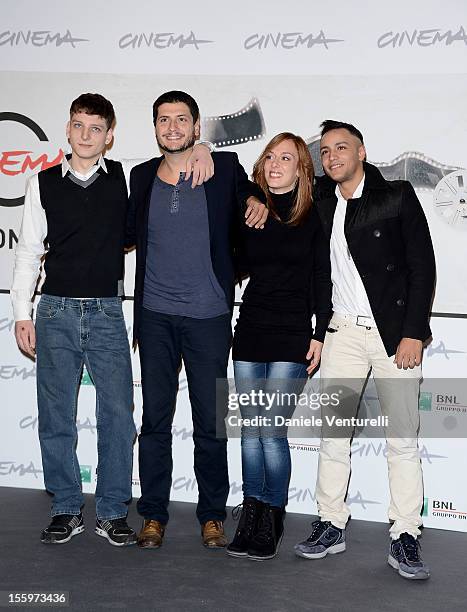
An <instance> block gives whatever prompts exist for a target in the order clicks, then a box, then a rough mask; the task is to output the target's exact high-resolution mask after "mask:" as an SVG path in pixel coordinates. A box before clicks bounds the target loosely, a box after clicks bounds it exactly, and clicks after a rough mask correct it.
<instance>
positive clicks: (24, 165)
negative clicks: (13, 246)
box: [0, 112, 64, 206]
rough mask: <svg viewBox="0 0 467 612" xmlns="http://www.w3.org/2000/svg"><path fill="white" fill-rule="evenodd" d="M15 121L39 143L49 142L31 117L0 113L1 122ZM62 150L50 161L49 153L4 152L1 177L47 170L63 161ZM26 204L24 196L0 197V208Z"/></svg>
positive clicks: (27, 151)
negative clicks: (26, 129)
mask: <svg viewBox="0 0 467 612" xmlns="http://www.w3.org/2000/svg"><path fill="white" fill-rule="evenodd" d="M2 121H13V122H15V123H20V124H21V125H24V126H25V127H27V128H28V129H29V130H31V132H32V133H33V134H34V135H35V137H36V138H37V139H38V140H39V142H48V140H49V139H48V138H47V135H46V134H45V132H44V130H43V129H42V128H41V127H40V126H39V125H38V124H37V123H36V122H35V121H34V120H33V119H31V118H30V117H27V116H26V115H21V114H20V113H14V112H3V113H0V122H2ZM63 155H64V153H63V151H62V149H59V150H58V153H57V154H56V155H55V157H53V158H51V159H49V157H48V155H47V153H40V154H33V151H31V150H24V149H14V150H11V151H3V152H2V154H1V158H0V175H4V176H8V177H14V176H18V175H20V174H25V173H26V172H28V171H30V170H35V171H39V170H46V169H47V168H51V167H52V166H55V165H57V164H58V163H60V162H61V161H62V159H63ZM23 204H24V195H23V196H19V197H16V198H4V197H1V196H0V206H22V205H23Z"/></svg>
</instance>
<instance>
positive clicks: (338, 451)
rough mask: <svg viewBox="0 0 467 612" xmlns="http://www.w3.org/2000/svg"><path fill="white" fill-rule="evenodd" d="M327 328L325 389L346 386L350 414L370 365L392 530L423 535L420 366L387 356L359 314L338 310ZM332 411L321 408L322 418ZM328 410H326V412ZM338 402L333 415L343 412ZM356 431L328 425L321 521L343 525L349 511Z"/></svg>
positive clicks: (319, 492) (321, 466)
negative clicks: (382, 427) (381, 419)
mask: <svg viewBox="0 0 467 612" xmlns="http://www.w3.org/2000/svg"><path fill="white" fill-rule="evenodd" d="M329 327H330V328H331V329H335V330H336V331H335V332H333V333H331V332H329V331H328V332H327V333H326V339H325V342H324V347H323V352H322V355H321V380H322V385H321V392H322V393H325V392H329V391H330V390H333V389H334V390H335V389H336V388H337V387H340V388H345V389H346V390H347V391H346V393H347V398H344V401H343V405H344V404H345V402H346V404H345V405H346V408H345V411H344V412H345V416H348V415H349V411H350V412H353V416H355V415H356V414H357V410H358V406H359V400H360V395H361V392H362V389H363V387H364V384H365V382H366V380H367V378H368V374H369V371H370V368H371V369H372V373H373V376H374V379H375V384H376V389H377V392H378V398H379V401H380V405H381V411H382V414H383V416H387V418H388V422H389V424H390V426H389V428H386V431H385V433H386V440H387V462H388V476H389V489H390V495H391V500H390V504H389V510H388V517H389V520H390V521H391V522H392V526H391V528H390V532H389V533H390V535H391V537H392V538H393V539H397V538H398V537H399V535H400V534H401V533H403V532H407V533H410V534H411V535H413V536H414V537H417V536H418V535H419V534H420V529H419V527H420V525H421V524H422V520H421V516H420V512H421V509H422V504H423V477H422V468H421V462H420V455H419V452H418V443H417V434H418V427H419V413H418V397H419V391H420V379H421V366H416V367H415V368H413V369H407V370H404V369H400V370H399V369H398V368H397V366H396V364H395V363H393V361H394V356H393V357H388V356H387V354H386V350H385V348H384V345H383V342H382V340H381V336H380V335H379V332H378V330H377V328H376V327H373V328H370V329H368V328H366V327H361V326H357V325H356V323H355V320H354V318H352V317H344V316H342V315H337V314H335V315H334V316H333V318H332V321H331V323H330V325H329ZM326 411H328V409H327V408H324V407H322V417H323V420H324V414H325V413H326ZM323 412H324V414H323ZM338 413H339V407H337V408H335V409H334V410H333V412H332V414H334V415H335V414H337V415H338V416H339V414H338ZM351 436H352V432H351V431H346V430H345V429H344V430H340V432H339V431H337V429H336V428H334V429H333V430H332V431H331V430H330V428H329V427H327V428H323V433H322V439H321V448H320V455H319V463H318V478H317V485H316V500H317V504H318V513H319V516H320V518H321V519H322V520H324V521H331V522H332V523H333V524H334V525H335V526H336V527H339V528H341V529H343V528H344V527H345V525H346V523H347V520H348V518H349V516H350V510H349V507H348V506H347V505H346V503H345V497H346V493H347V487H348V482H349V477H350V442H351Z"/></svg>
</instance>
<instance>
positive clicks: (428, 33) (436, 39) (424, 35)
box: [378, 26, 467, 49]
mask: <svg viewBox="0 0 467 612" xmlns="http://www.w3.org/2000/svg"><path fill="white" fill-rule="evenodd" d="M455 42H463V43H464V45H467V34H466V32H465V30H464V28H463V27H462V26H460V27H459V29H458V30H457V31H456V30H454V31H453V30H441V29H440V28H431V29H429V30H410V31H408V30H403V31H402V32H392V31H390V32H385V33H384V34H382V35H381V36H380V37H379V38H378V47H379V48H380V49H384V48H385V47H389V46H392V47H393V48H394V49H395V48H396V47H402V46H405V47H433V46H434V45H443V44H444V45H445V46H446V47H449V46H450V45H452V44H453V43H455Z"/></svg>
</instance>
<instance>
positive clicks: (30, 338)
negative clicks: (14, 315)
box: [15, 319, 36, 359]
mask: <svg viewBox="0 0 467 612" xmlns="http://www.w3.org/2000/svg"><path fill="white" fill-rule="evenodd" d="M15 338H16V343H17V344H18V348H19V349H20V350H21V351H23V353H26V354H27V355H29V356H30V357H32V358H33V359H34V358H35V356H36V329H35V327H34V323H33V322H32V321H31V319H27V320H26V321H16V323H15Z"/></svg>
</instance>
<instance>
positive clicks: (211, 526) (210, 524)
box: [204, 521, 222, 533]
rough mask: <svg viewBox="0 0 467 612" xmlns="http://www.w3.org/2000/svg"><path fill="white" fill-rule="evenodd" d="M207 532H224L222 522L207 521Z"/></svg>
mask: <svg viewBox="0 0 467 612" xmlns="http://www.w3.org/2000/svg"><path fill="white" fill-rule="evenodd" d="M204 529H205V531H206V532H208V533H209V532H212V531H215V532H218V531H221V530H222V521H207V522H206V525H205V528H204Z"/></svg>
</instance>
